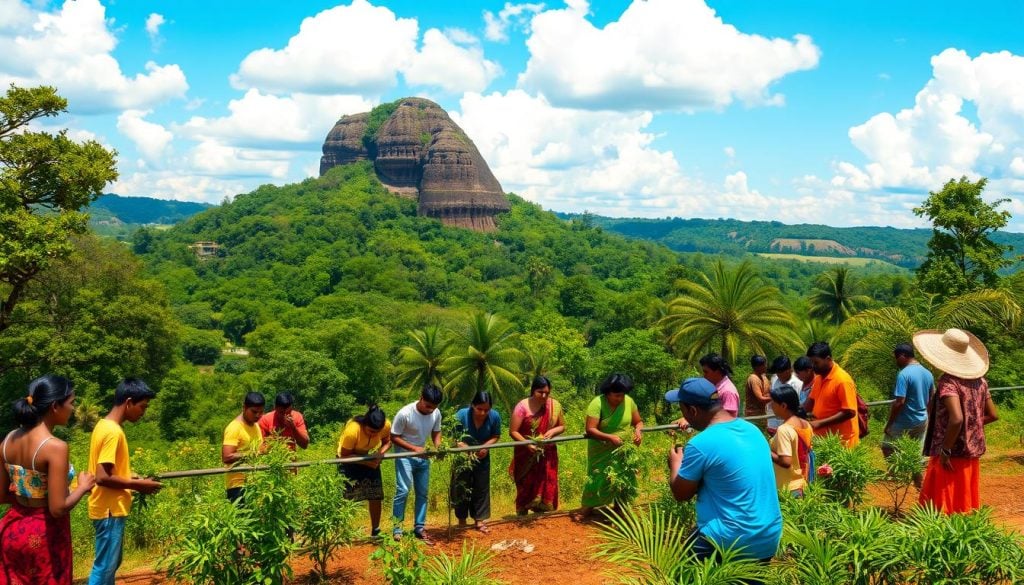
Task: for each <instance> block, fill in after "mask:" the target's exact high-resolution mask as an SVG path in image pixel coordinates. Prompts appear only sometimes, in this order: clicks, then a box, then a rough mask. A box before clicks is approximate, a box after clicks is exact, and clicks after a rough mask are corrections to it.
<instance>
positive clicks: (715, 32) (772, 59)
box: [519, 0, 821, 111]
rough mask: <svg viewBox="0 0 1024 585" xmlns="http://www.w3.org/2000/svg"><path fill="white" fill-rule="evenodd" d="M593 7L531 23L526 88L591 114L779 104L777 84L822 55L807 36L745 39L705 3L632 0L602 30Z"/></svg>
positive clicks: (579, 7)
mask: <svg viewBox="0 0 1024 585" xmlns="http://www.w3.org/2000/svg"><path fill="white" fill-rule="evenodd" d="M588 8H589V7H588V6H587V4H586V2H578V3H574V4H573V5H572V6H570V8H568V9H564V10H548V11H545V12H541V13H539V14H537V15H536V16H534V17H533V20H532V23H531V27H532V35H531V36H530V37H529V39H528V40H527V47H528V48H529V50H530V60H529V62H528V64H527V67H526V71H525V72H524V73H523V74H521V75H520V77H519V85H520V87H522V88H524V89H527V90H531V91H537V92H540V93H542V94H544V95H545V96H547V97H548V99H549V100H551V103H553V104H556V105H561V106H573V107H580V108H588V109H615V110H639V109H653V110H679V111H694V110H697V109H705V108H723V107H725V106H728V105H729V104H731V103H733V102H734V101H735V100H740V101H742V102H743V103H745V104H747V105H780V104H782V103H783V101H784V98H783V96H782V95H781V94H778V93H772V92H771V91H770V87H771V85H772V84H773V83H775V82H777V81H778V80H779V79H781V78H782V77H784V76H785V75H787V74H789V73H793V72H795V71H800V70H805V69H812V68H814V67H816V66H817V64H818V59H819V57H820V54H821V51H820V50H819V48H818V47H817V46H815V44H814V42H813V41H812V40H811V38H810V37H808V36H806V35H801V34H798V35H796V36H795V37H794V39H793V40H792V41H789V40H786V39H781V38H766V37H763V36H760V35H753V34H745V33H743V32H740V31H739V30H737V29H736V28H735V27H734V26H732V25H729V24H726V23H724V22H723V21H722V19H721V18H719V17H718V16H717V15H716V14H715V12H714V10H712V9H711V8H709V7H708V6H707V5H705V4H704V3H703V2H702V1H700V0H646V1H641V0H635V1H634V2H633V3H632V4H630V6H629V7H628V8H627V9H626V11H625V12H624V13H623V14H622V15H621V16H620V17H619V19H618V20H617V21H614V22H611V23H609V24H608V25H607V26H605V27H604V28H600V29H599V28H597V27H595V26H594V25H593V24H592V23H591V22H590V21H589V20H588V19H587V10H588ZM567 38H568V39H572V42H566V40H565V39H567Z"/></svg>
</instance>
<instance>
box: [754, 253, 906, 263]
mask: <svg viewBox="0 0 1024 585" xmlns="http://www.w3.org/2000/svg"><path fill="white" fill-rule="evenodd" d="M757 255H758V256H762V257H764V258H771V259H773V260H799V261H800V262H817V263H819V264H849V265H850V266H873V265H888V266H892V264H889V263H888V262H885V261H882V260H876V259H874V258H853V257H845V256H805V255H803V254H779V253H774V252H773V253H768V252H759V253H758V254H757Z"/></svg>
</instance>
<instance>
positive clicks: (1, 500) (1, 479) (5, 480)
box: [0, 461, 15, 504]
mask: <svg viewBox="0 0 1024 585" xmlns="http://www.w3.org/2000/svg"><path fill="white" fill-rule="evenodd" d="M14 502H15V498H14V494H12V493H11V476H10V475H8V474H7V461H3V464H2V465H0V504H13V503H14Z"/></svg>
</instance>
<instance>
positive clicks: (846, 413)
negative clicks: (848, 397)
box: [810, 410, 857, 429]
mask: <svg viewBox="0 0 1024 585" xmlns="http://www.w3.org/2000/svg"><path fill="white" fill-rule="evenodd" d="M855 416H857V412H856V411H853V410H840V411H839V412H837V413H835V414H833V415H832V416H829V417H826V418H822V419H815V420H812V421H810V423H811V427H812V428H814V429H822V428H826V427H830V426H833V425H837V424H839V423H841V422H843V421H847V420H850V419H851V418H853V417H855Z"/></svg>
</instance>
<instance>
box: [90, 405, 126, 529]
mask: <svg viewBox="0 0 1024 585" xmlns="http://www.w3.org/2000/svg"><path fill="white" fill-rule="evenodd" d="M103 463H112V464H113V465H114V469H113V471H112V472H111V474H110V475H111V476H113V477H120V478H123V479H130V478H131V476H132V468H131V463H130V462H129V460H128V439H126V438H125V436H124V429H122V428H121V425H119V424H117V423H116V422H114V421H112V420H107V419H105V418H101V419H100V421H99V422H98V423H96V427H95V428H94V429H93V430H92V438H91V439H90V440H89V473H92V474H94V475H95V474H96V468H97V467H99V466H100V464H103ZM131 507H132V492H131V490H124V489H115V488H109V487H103V486H101V485H97V486H96V487H94V488H92V493H91V494H89V518H91V519H92V520H103V519H104V518H107V517H111V516H112V517H114V518H124V517H125V516H127V515H128V511H129V510H131Z"/></svg>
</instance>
